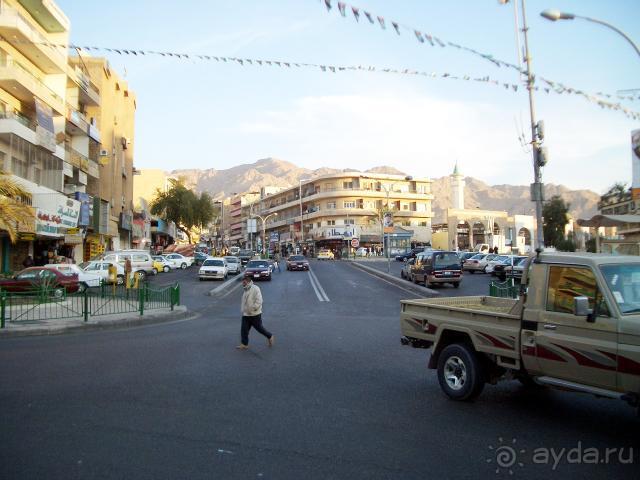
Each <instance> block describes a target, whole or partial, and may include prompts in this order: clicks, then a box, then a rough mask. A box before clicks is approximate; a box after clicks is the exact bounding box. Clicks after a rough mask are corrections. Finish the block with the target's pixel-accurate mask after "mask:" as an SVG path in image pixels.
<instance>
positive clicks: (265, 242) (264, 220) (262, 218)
mask: <svg viewBox="0 0 640 480" xmlns="http://www.w3.org/2000/svg"><path fill="white" fill-rule="evenodd" d="M277 215H278V212H274V213H270V214H269V215H267V216H266V217H263V216H262V215H258V214H257V213H255V214H253V216H254V217H258V218H259V219H260V221H261V222H262V256H263V257H264V256H265V255H266V253H267V239H266V237H265V235H266V227H265V223H267V220H269V218H270V217H275V216H277Z"/></svg>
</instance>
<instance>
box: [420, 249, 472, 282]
mask: <svg viewBox="0 0 640 480" xmlns="http://www.w3.org/2000/svg"><path fill="white" fill-rule="evenodd" d="M409 273H410V276H409V279H410V280H412V281H413V282H414V283H424V285H425V286H426V287H430V286H432V285H434V284H441V283H450V284H452V285H453V286H454V287H456V288H458V287H459V286H460V282H462V268H461V267H460V257H459V256H458V253H457V252H446V251H439V250H429V251H426V252H422V253H419V254H417V255H416V261H415V263H414V264H413V265H412V267H411V271H410V272H409Z"/></svg>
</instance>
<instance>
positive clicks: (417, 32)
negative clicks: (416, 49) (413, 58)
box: [413, 30, 424, 43]
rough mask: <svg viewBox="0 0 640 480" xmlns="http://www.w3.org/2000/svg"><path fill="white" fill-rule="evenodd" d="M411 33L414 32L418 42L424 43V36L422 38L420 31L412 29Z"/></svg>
mask: <svg viewBox="0 0 640 480" xmlns="http://www.w3.org/2000/svg"><path fill="white" fill-rule="evenodd" d="M413 33H415V34H416V38H417V39H418V40H419V41H420V43H424V38H422V33H420V32H419V31H418V30H414V31H413Z"/></svg>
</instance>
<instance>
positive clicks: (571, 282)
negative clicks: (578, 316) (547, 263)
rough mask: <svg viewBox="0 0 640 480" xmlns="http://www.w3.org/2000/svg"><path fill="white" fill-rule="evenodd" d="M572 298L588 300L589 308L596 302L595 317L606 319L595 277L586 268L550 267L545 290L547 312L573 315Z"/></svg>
mask: <svg viewBox="0 0 640 480" xmlns="http://www.w3.org/2000/svg"><path fill="white" fill-rule="evenodd" d="M574 297H587V298H589V307H590V308H594V305H595V304H596V299H597V302H598V309H597V312H596V313H597V315H598V316H603V317H608V316H609V310H608V309H607V304H606V303H605V302H604V299H603V298H602V294H601V293H600V292H598V284H597V283H596V277H595V275H594V274H593V272H592V271H591V269H590V268H587V267H564V266H551V267H550V268H549V286H548V289H547V311H550V312H560V313H571V314H572V313H573V299H574Z"/></svg>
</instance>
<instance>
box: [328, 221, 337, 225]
mask: <svg viewBox="0 0 640 480" xmlns="http://www.w3.org/2000/svg"><path fill="white" fill-rule="evenodd" d="M335 224H336V221H335V220H327V225H335Z"/></svg>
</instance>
